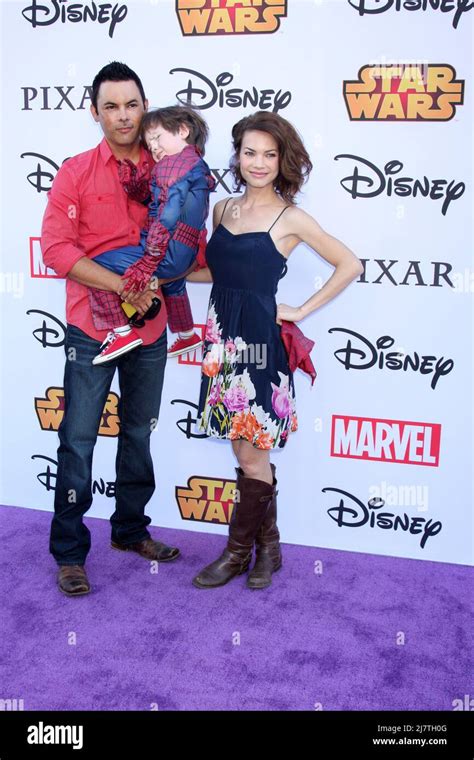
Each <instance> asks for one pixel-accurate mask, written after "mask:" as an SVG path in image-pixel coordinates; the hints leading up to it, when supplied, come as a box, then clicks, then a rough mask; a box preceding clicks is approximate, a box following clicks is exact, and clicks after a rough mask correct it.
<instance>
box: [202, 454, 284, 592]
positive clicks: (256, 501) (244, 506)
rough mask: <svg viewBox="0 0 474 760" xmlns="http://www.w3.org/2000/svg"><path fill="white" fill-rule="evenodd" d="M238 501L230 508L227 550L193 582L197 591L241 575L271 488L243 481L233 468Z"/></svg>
mask: <svg viewBox="0 0 474 760" xmlns="http://www.w3.org/2000/svg"><path fill="white" fill-rule="evenodd" d="M235 471H236V473H237V483H236V486H237V493H238V500H237V501H236V503H235V504H234V508H233V511H232V517H231V519H230V524H229V539H228V541H227V547H226V548H225V549H224V551H223V552H222V554H221V556H220V557H218V559H216V560H215V561H214V562H211V564H210V565H207V566H206V567H204V568H203V569H202V570H201V572H200V573H198V575H196V577H195V578H194V579H193V585H194V586H197V588H215V587H216V586H223V585H224V584H225V583H228V581H230V580H231V579H232V578H234V577H235V576H236V575H241V574H242V573H245V571H246V570H247V569H248V566H249V564H250V560H251V559H252V551H253V544H254V541H255V536H256V535H257V533H258V530H259V528H260V526H261V524H262V522H263V520H264V518H265V514H266V512H267V510H268V507H269V504H271V502H272V498H273V492H274V487H273V486H271V485H270V483H265V482H264V481H263V480H256V479H255V478H247V477H246V476H245V474H244V471H243V470H242V469H241V468H240V467H236V468H235Z"/></svg>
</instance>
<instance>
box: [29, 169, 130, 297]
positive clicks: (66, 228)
mask: <svg viewBox="0 0 474 760" xmlns="http://www.w3.org/2000/svg"><path fill="white" fill-rule="evenodd" d="M79 213H80V201H79V194H78V192H77V188H76V185H75V182H74V178H73V176H72V174H71V172H70V171H69V170H68V168H67V164H65V165H63V166H62V167H61V168H60V169H59V171H58V173H57V175H56V177H55V180H54V182H53V186H52V188H51V190H50V191H49V193H48V205H47V207H46V211H45V214H44V217H43V224H42V229H41V251H42V254H43V261H44V263H45V264H46V266H47V267H50V268H51V269H54V271H55V272H56V274H57V275H58V276H59V277H69V278H70V279H71V280H75V281H76V282H80V283H81V284H82V285H87V286H88V287H93V288H100V289H101V290H109V291H112V292H114V293H118V294H119V295H120V293H121V291H122V290H123V286H124V281H123V280H122V278H121V277H120V275H118V274H115V273H114V272H110V271H109V270H108V269H106V268H105V267H102V266H100V264H96V263H95V262H94V261H92V260H91V259H89V258H88V257H87V256H86V255H85V253H84V251H83V250H81V248H80V247H79V244H78V238H79V234H78V230H79Z"/></svg>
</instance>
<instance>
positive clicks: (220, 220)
mask: <svg viewBox="0 0 474 760" xmlns="http://www.w3.org/2000/svg"><path fill="white" fill-rule="evenodd" d="M230 200H231V199H230V198H227V200H226V202H225V203H224V208H223V209H222V214H221V218H220V219H219V224H220V223H221V222H222V217H223V216H224V214H225V210H226V208H227V204H228V203H229V201H230Z"/></svg>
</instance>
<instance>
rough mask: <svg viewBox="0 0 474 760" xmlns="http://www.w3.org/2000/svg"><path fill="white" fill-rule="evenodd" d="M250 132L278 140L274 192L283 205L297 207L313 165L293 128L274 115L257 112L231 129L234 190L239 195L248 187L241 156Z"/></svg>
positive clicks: (231, 164) (284, 120)
mask: <svg viewBox="0 0 474 760" xmlns="http://www.w3.org/2000/svg"><path fill="white" fill-rule="evenodd" d="M250 129H258V130H259V131H261V132H267V133H268V134H270V135H271V136H272V137H273V138H274V139H275V141H276V143H277V146H278V162H279V173H278V177H277V178H276V179H275V181H274V188H275V191H276V192H277V193H278V194H279V195H280V196H281V197H282V198H283V200H284V201H286V202H287V203H291V204H294V203H295V200H294V199H295V196H296V195H297V193H299V192H300V190H301V188H302V186H303V184H304V182H306V180H307V179H308V177H309V174H310V172H311V170H312V168H313V164H312V163H311V159H310V157H309V155H308V152H307V150H306V148H305V147H304V145H303V140H302V139H301V137H300V135H299V134H298V132H297V131H296V129H295V128H294V126H293V125H292V124H290V122H289V121H287V120H286V119H284V118H283V117H282V116H279V115H278V114H276V113H272V112H271V111H257V112H256V113H254V114H251V115H250V116H245V117H244V118H243V119H241V120H240V121H238V122H237V124H234V126H233V127H232V144H233V149H234V153H233V155H232V158H231V160H230V170H231V172H232V175H233V177H234V180H235V182H236V185H237V187H236V188H235V190H237V191H238V190H240V188H241V186H242V185H246V184H247V183H246V181H245V180H244V179H243V177H242V175H241V173H240V166H239V153H240V149H241V147H242V139H243V136H244V133H245V132H247V131H248V130H250Z"/></svg>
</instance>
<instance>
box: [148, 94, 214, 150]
mask: <svg viewBox="0 0 474 760" xmlns="http://www.w3.org/2000/svg"><path fill="white" fill-rule="evenodd" d="M181 124H185V125H186V126H187V127H188V129H189V135H188V136H187V138H186V142H187V143H189V145H196V146H197V147H198V148H199V150H200V151H201V154H202V155H203V156H204V154H205V145H206V141H207V138H208V137H209V127H208V126H207V124H206V122H205V121H204V119H203V118H202V116H201V115H200V114H198V113H197V111H195V110H194V109H193V108H190V107H189V106H167V107H166V108H154V109H153V110H152V111H147V113H146V114H145V115H144V117H143V119H142V123H141V138H142V141H143V142H145V132H146V131H147V130H149V129H154V128H156V127H163V129H166V130H167V131H168V132H172V134H174V135H175V134H176V133H177V132H178V130H179V128H180V126H181Z"/></svg>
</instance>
